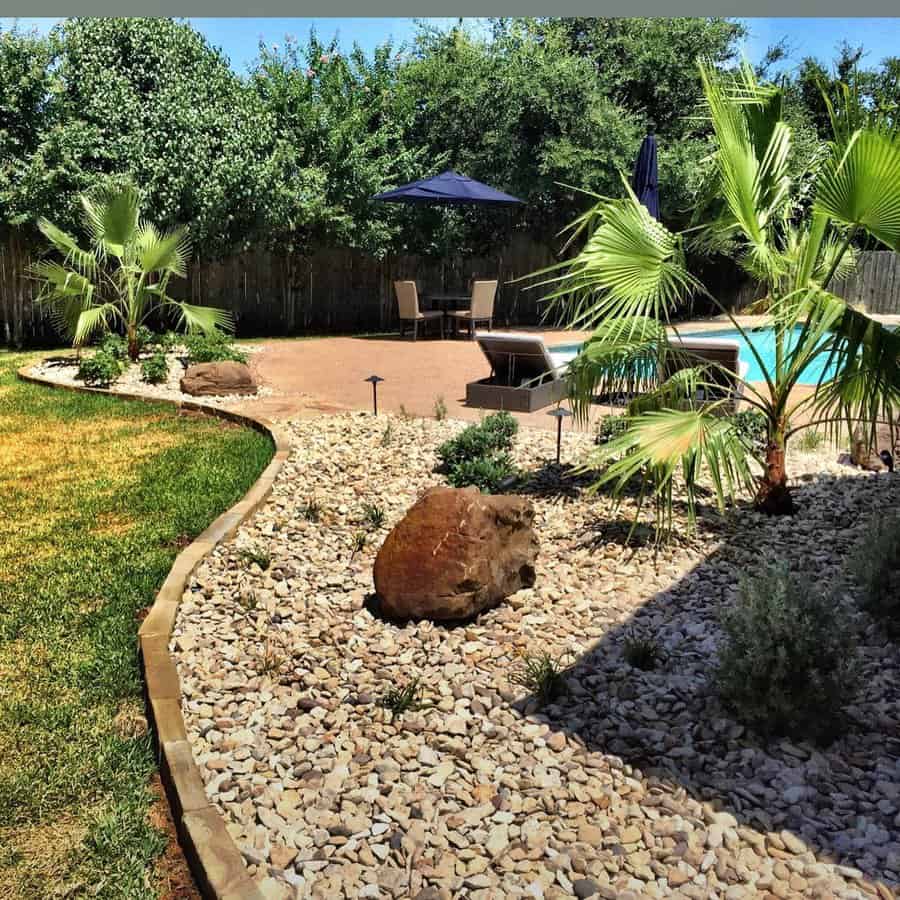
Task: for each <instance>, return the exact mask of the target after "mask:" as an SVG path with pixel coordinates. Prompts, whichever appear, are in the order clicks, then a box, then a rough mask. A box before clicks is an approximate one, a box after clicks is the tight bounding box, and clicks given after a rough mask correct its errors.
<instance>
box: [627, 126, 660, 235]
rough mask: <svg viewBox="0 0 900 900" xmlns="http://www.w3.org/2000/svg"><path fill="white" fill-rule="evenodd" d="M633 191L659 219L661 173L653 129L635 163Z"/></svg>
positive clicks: (654, 216)
mask: <svg viewBox="0 0 900 900" xmlns="http://www.w3.org/2000/svg"><path fill="white" fill-rule="evenodd" d="M631 189H632V190H633V191H634V193H635V195H636V196H637V198H638V200H640V201H641V203H643V204H644V206H646V207H647V209H648V210H649V211H650V215H651V216H653V218H654V219H658V218H659V171H658V169H657V165H656V136H655V135H654V134H653V127H652V126H650V127H649V128H648V129H647V136H646V137H645V138H644V140H643V142H642V143H641V149H640V151H639V152H638V156H637V159H636V160H635V162H634V174H633V175H632V176H631Z"/></svg>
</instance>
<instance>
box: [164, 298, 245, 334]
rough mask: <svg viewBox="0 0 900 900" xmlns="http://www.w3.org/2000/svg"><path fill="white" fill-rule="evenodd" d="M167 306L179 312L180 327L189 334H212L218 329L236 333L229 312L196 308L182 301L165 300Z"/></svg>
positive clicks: (212, 308)
mask: <svg viewBox="0 0 900 900" xmlns="http://www.w3.org/2000/svg"><path fill="white" fill-rule="evenodd" d="M164 302H165V305H167V306H170V307H173V308H175V309H177V310H178V327H179V328H184V330H185V331H187V332H188V333H189V334H192V333H194V332H196V331H203V332H205V333H206V334H212V332H214V331H215V330H216V329H217V328H218V329H220V330H221V331H228V332H232V331H234V319H233V317H232V315H231V313H230V312H228V310H225V309H216V308H215V307H213V306H195V305H194V304H192V303H185V302H183V301H181V300H173V299H172V298H171V297H166V298H165V301H164Z"/></svg>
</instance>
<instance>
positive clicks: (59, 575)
mask: <svg viewBox="0 0 900 900" xmlns="http://www.w3.org/2000/svg"><path fill="white" fill-rule="evenodd" d="M33 358H36V357H29V356H26V355H24V354H10V353H0V897H3V898H4V900H6V898H9V900H13V898H38V897H51V896H67V897H81V896H91V897H100V898H148V897H154V896H157V895H158V893H159V890H158V885H159V880H158V875H157V873H156V871H155V865H156V861H157V859H158V857H159V856H160V854H161V853H162V851H163V849H164V848H165V845H166V837H165V835H164V834H163V832H161V831H160V830H158V829H157V828H156V827H154V825H153V824H152V823H151V820H150V818H149V817H148V813H149V811H150V806H151V802H152V799H153V795H152V794H151V791H150V788H149V781H150V779H151V777H152V776H153V775H154V772H155V769H156V765H155V760H154V754H153V750H152V747H151V742H150V738H149V736H148V735H147V734H146V727H142V719H141V712H142V701H141V679H140V673H139V670H138V660H137V654H136V632H137V628H138V623H139V617H140V612H141V610H143V609H144V608H145V607H147V606H149V605H150V604H151V603H152V601H153V597H154V594H155V592H156V590H157V589H158V587H159V585H160V584H161V583H162V581H163V579H164V577H165V575H166V574H167V572H168V570H169V568H170V566H171V564H172V561H173V559H174V558H175V556H176V555H177V553H178V551H179V549H180V548H181V547H182V546H184V544H185V543H187V542H188V541H189V540H190V539H191V538H192V537H193V536H195V535H197V534H198V533H199V532H201V531H202V530H203V529H204V528H205V527H206V526H207V525H208V524H209V522H210V521H211V520H212V519H214V518H215V517H216V516H217V515H218V514H219V513H220V512H222V511H223V510H224V509H226V508H227V507H229V506H230V505H231V504H232V503H234V502H235V501H236V500H238V499H239V498H240V497H241V496H242V495H243V494H244V493H245V491H246V490H247V488H248V487H249V486H250V484H252V482H253V481H254V479H255V478H256V477H257V475H258V474H259V472H260V471H261V470H262V468H263V467H264V466H265V465H266V463H267V462H268V460H269V459H270V457H271V454H272V448H271V446H270V443H269V441H268V440H267V439H266V438H265V437H263V436H262V435H259V434H257V433H256V432H253V431H250V430H246V429H242V428H237V427H235V426H233V425H230V424H227V423H223V422H219V421H216V420H212V419H202V418H186V417H179V416H177V415H176V414H175V412H174V410H172V408H171V407H169V406H166V405H163V404H145V403H136V402H132V403H127V402H123V401H120V400H116V399H115V398H112V397H103V396H89V395H83V394H76V393H71V392H68V391H58V390H53V389H51V388H45V387H41V386H39V385H31V384H24V383H21V382H19V381H17V380H16V378H15V370H16V368H17V367H19V366H21V365H24V364H25V363H26V362H28V361H30V359H33Z"/></svg>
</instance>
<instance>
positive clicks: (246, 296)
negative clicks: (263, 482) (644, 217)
mask: <svg viewBox="0 0 900 900" xmlns="http://www.w3.org/2000/svg"><path fill="white" fill-rule="evenodd" d="M555 260H556V256H555V254H554V250H553V248H552V247H549V246H547V245H545V244H540V243H538V242H536V241H533V240H531V239H529V238H528V237H527V236H524V235H514V236H513V237H512V238H511V239H510V241H509V242H508V244H507V245H506V246H505V247H502V248H500V249H499V250H498V251H496V252H494V253H491V254H485V255H483V256H476V257H463V256H454V257H450V258H448V259H435V258H429V257H419V256H414V255H411V254H394V255H387V256H385V257H383V258H376V257H373V256H370V255H367V254H364V253H361V252H359V251H356V250H348V249H342V248H334V247H323V248H318V249H314V250H313V251H311V252H310V253H309V255H307V256H282V255H276V254H273V253H271V252H269V251H268V250H265V249H262V248H258V249H252V250H249V251H246V252H243V253H239V254H235V255H234V256H232V257H230V258H227V259H224V260H204V259H198V260H196V261H195V262H194V263H193V264H192V265H191V267H190V271H189V273H188V277H187V278H186V279H184V281H183V282H181V283H178V284H175V285H173V286H172V290H173V294H174V295H175V296H180V297H184V298H185V299H189V300H191V301H192V302H194V303H202V304H206V305H210V306H219V307H222V308H225V309H228V310H230V311H231V312H232V313H233V315H234V317H235V320H236V323H237V328H238V334H239V335H243V336H248V337H249V336H255V335H291V334H304V333H339V332H362V331H369V332H377V331H387V330H393V329H396V328H397V325H398V321H397V311H396V301H395V299H394V291H393V282H394V281H395V280H396V279H406V278H412V279H415V280H416V281H417V282H418V283H419V286H420V289H421V290H422V291H423V292H425V293H428V292H432V293H440V292H451V291H453V292H456V291H461V290H465V288H466V286H467V284H468V282H469V280H470V279H471V278H498V280H499V281H500V286H499V290H498V294H497V301H496V306H495V322H496V325H497V326H498V327H509V326H516V325H535V324H538V323H539V322H540V321H541V317H542V314H543V312H544V311H545V309H544V307H543V305H542V304H541V303H540V302H539V298H540V296H541V292H540V291H539V290H528V289H527V286H526V285H525V284H523V283H521V282H519V283H511V282H513V280H514V279H516V278H519V277H521V276H523V275H527V274H529V273H530V272H534V271H537V270H538V269H542V268H544V267H546V266H548V265H550V264H551V263H553V262H554V261H555ZM29 261H30V260H29V259H28V257H27V254H26V253H25V252H24V248H23V246H22V245H21V243H20V242H19V241H18V240H17V236H16V234H15V233H14V232H13V233H12V234H9V235H7V236H6V238H5V239H3V240H0V340H2V342H3V343H5V344H7V345H14V346H21V345H23V344H25V345H27V344H40V343H42V342H43V343H47V342H48V341H54V340H56V338H55V335H54V334H53V331H52V329H51V328H50V326H49V323H48V322H47V321H46V317H45V316H44V315H43V314H42V313H41V311H40V310H38V309H36V308H35V306H34V303H33V298H34V294H35V292H36V285H35V284H34V283H33V282H32V281H31V280H30V279H28V278H27V276H26V270H27V266H28V263H29ZM704 278H705V279H706V282H707V284H708V285H709V287H710V289H711V291H712V292H713V294H714V295H715V296H717V297H718V298H719V299H720V300H721V301H722V302H723V303H725V304H726V305H727V306H729V307H730V308H734V309H740V308H743V307H744V306H746V305H747V304H748V303H750V302H751V301H752V300H753V299H756V298H757V297H758V296H759V292H758V290H757V289H756V287H755V285H753V284H752V283H749V282H747V281H742V280H741V279H740V277H739V275H738V273H737V272H736V270H735V269H733V268H722V267H719V268H718V269H715V268H711V269H710V270H709V272H707V273H704ZM835 290H836V292H837V293H838V294H840V295H841V296H843V297H845V298H846V299H847V301H848V302H850V303H855V304H863V305H864V306H865V308H866V309H867V310H868V311H869V312H872V313H894V314H900V255H898V254H894V253H891V252H889V251H869V252H864V253H860V254H859V265H858V268H857V271H856V273H855V274H854V275H852V276H851V277H850V278H848V279H846V280H845V281H843V282H842V283H839V284H837V285H836V286H835ZM700 306H701V304H700V303H699V302H698V304H697V311H698V312H699V311H700Z"/></svg>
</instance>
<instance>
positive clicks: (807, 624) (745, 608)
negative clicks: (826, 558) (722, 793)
mask: <svg viewBox="0 0 900 900" xmlns="http://www.w3.org/2000/svg"><path fill="white" fill-rule="evenodd" d="M722 624H723V627H724V629H725V634H726V642H725V645H724V647H723V649H722V651H721V653H720V655H719V665H718V671H717V681H718V686H719V691H720V693H721V696H722V699H723V700H724V702H725V703H726V705H727V706H729V707H730V708H731V709H733V710H734V712H735V713H736V714H737V716H738V717H739V718H740V719H741V720H743V721H744V722H746V723H747V724H748V725H750V726H751V727H753V728H755V729H756V730H757V731H758V732H760V733H761V734H763V735H764V736H769V735H781V734H785V735H789V736H791V737H797V738H810V739H813V740H827V739H830V738H832V737H834V736H835V735H836V734H837V732H838V729H839V726H840V715H841V708H842V707H843V706H844V705H845V704H846V703H847V702H848V701H849V700H851V699H852V697H853V694H854V692H855V690H856V687H857V682H858V663H857V654H856V641H855V637H854V634H853V631H852V629H851V626H850V623H849V622H848V620H847V618H846V617H845V615H844V614H843V613H842V611H841V608H840V606H839V605H838V602H837V598H836V596H835V595H834V594H825V593H822V592H820V591H818V590H816V589H815V587H814V585H812V584H811V583H810V582H809V580H808V579H806V578H804V577H802V576H799V575H795V574H793V573H791V572H790V571H789V570H788V568H787V566H785V565H778V566H772V567H770V568H768V569H766V570H765V571H764V572H763V573H762V574H760V575H758V576H755V577H752V578H751V577H748V578H744V579H743V580H742V581H741V584H740V592H739V598H738V601H737V603H736V604H735V605H734V606H733V607H732V608H731V609H729V610H728V611H726V612H725V613H724V614H723V617H722Z"/></svg>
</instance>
